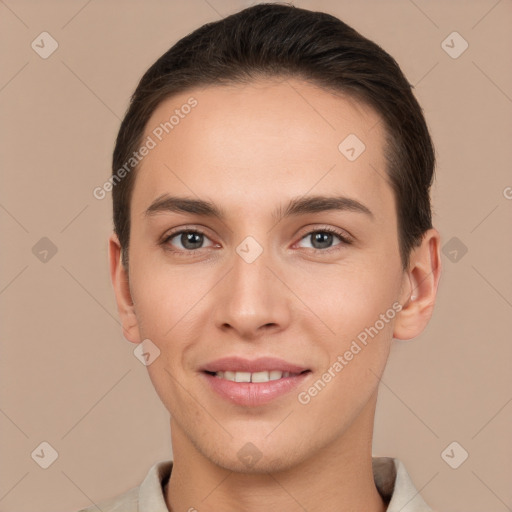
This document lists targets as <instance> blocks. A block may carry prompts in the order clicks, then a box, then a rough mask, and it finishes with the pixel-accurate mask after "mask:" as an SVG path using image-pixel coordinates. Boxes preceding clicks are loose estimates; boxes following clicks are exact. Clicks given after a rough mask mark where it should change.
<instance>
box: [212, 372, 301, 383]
mask: <svg viewBox="0 0 512 512" xmlns="http://www.w3.org/2000/svg"><path fill="white" fill-rule="evenodd" d="M310 372H311V370H303V371H302V372H286V371H281V370H263V371H259V372H246V371H230V370H226V371H217V372H213V371H207V370H205V371H204V373H206V374H208V375H211V376H212V377H216V378H218V379H224V380H228V381H231V382H253V383H264V382H271V381H275V380H281V379H286V378H289V377H292V378H293V377H298V376H299V375H303V374H305V373H310Z"/></svg>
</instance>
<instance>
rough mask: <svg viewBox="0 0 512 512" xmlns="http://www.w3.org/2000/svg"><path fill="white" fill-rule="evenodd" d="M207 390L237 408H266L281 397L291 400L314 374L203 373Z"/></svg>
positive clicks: (268, 372) (283, 372) (271, 372)
mask: <svg viewBox="0 0 512 512" xmlns="http://www.w3.org/2000/svg"><path fill="white" fill-rule="evenodd" d="M200 375H202V377H203V382H204V383H205V385H206V388H207V389H209V390H210V391H212V392H213V396H214V397H216V398H221V399H222V400H223V401H227V402H229V403H231V404H233V405H236V406H243V407H244V408H250V407H258V406H264V405H265V404H268V403H269V402H272V403H275V402H276V401H277V399H278V398H281V400H286V399H289V398H288V397H289V396H290V395H291V393H292V391H294V390H295V391H296V392H297V388H298V387H299V386H301V385H302V386H305V385H306V384H305V381H307V380H308V379H309V378H310V376H311V375H313V372H312V371H311V370H303V371H301V372H289V371H282V370H262V371H257V372H246V371H236V370H224V371H222V370H219V371H209V370H203V371H202V372H200Z"/></svg>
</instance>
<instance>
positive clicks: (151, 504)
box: [78, 457, 432, 512]
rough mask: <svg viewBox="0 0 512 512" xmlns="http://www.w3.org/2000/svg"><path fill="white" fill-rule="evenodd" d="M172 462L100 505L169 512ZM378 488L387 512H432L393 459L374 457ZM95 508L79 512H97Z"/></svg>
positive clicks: (120, 510) (112, 510) (107, 509)
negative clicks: (167, 495) (167, 497)
mask: <svg viewBox="0 0 512 512" xmlns="http://www.w3.org/2000/svg"><path fill="white" fill-rule="evenodd" d="M172 464H173V461H172V460H164V461H160V462H157V463H156V464H154V465H153V466H152V467H151V469H150V470H149V472H148V474H147V475H146V477H145V479H144V480H143V482H142V483H141V484H140V485H139V486H137V487H134V488H132V489H130V490H129V491H126V492H125V493H123V494H121V495H119V496H117V497H115V498H111V499H110V500H107V501H104V502H103V503H99V504H98V507H99V508H100V510H102V512H169V509H168V508H167V505H166V504H165V498H164V487H165V485H166V484H167V482H168V481H169V477H170V476H171V471H172ZM372 464H373V477H374V480H375V485H376V487H377V490H378V491H379V493H380V495H381V496H382V498H383V499H384V501H385V502H386V503H388V508H387V509H386V512H432V509H431V508H430V507H429V506H428V505H427V504H426V503H425V502H424V501H423V499H422V498H421V496H420V494H419V492H418V491H417V490H416V488H415V486H414V484H413V483H412V480H411V478H410V477H409V474H408V473H407V470H406V469H405V466H404V465H403V463H402V462H401V461H400V460H399V459H396V458H391V457H373V458H372ZM97 510H98V508H97V507H96V505H92V506H91V507H88V508H86V509H81V510H79V511H78V512H97Z"/></svg>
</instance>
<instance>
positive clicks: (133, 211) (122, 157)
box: [110, 4, 440, 471]
mask: <svg viewBox="0 0 512 512" xmlns="http://www.w3.org/2000/svg"><path fill="white" fill-rule="evenodd" d="M144 147H145V148H146V149H145V150H142V148H144ZM134 155H137V156H136V157H135V156H134ZM434 164H435V158H434V149H433V145H432V141H431V138H430V135H429V132H428V129H427V125H426V123H425V119H424V117H423V114H422V110H421V107H420V106H419V104H418V102H417V101H416V99H415V97H414V95H413V93H412V90H411V85H410V84H409V83H408V81H407V80H406V78H405V77H404V75H403V74H402V72H401V70H400V68H399V66H398V64H397V63H396V61H395V60H394V59H393V58H392V57H391V56H390V55H388V54H387V53H386V52H385V51H384V50H383V49H381V48H380V47H379V46H378V45H376V44H375V43H373V42H372V41H370V40H368V39H366V38H364V37H363V36H362V35H360V34H359V33H357V32H356V31H355V30H354V29H352V28H351V27H349V26H348V25H346V24H345V23H343V22H342V21H340V20H339V19H337V18H335V17H333V16H330V15H328V14H325V13H320V12H311V11H307V10H303V9H299V8H295V7H292V6H287V5H278V4H260V5H256V6H254V7H250V8H248V9H245V10H243V11H241V12H239V13H236V14H234V15H232V16H229V17H227V18H224V19H222V20H221V21H218V22H214V23H209V24H207V25H204V26H202V27H200V28H199V29H197V30H196V31H194V32H193V33H191V34H190V35H188V36H186V37H184V38H183V39H181V40H180V41H178V42H177V43H176V44H175V45H174V46H173V47H172V48H171V49H170V50H169V51H167V52H166V53H165V54H164V55H162V56H161V57H160V58H159V59H158V60H157V61H156V62H155V63H154V64H153V65H152V66H151V67H150V68H149V70H148V71H147V72H146V73H145V74H144V76H143V77H142V79H141V81H140V83H139V85H138V87H137V89H136V90H135V92H134V94H133V96H132V99H131V103H130V106H129V109H128V111H127V113H126V115H125V118H124V119H123V121H122V124H121V127H120V130H119V135H118V137H117V141H116V146H115V150H114V155H113V175H112V183H113V189H112V190H113V191H112V194H113V214H114V231H115V232H114V234H113V235H112V237H111V239H110V258H111V274H112V279H113V282H114V286H115V291H116V298H117V302H118V307H119V312H120V315H121V319H122V323H123V330H124V334H125V336H126V338H127V339H129V340H130V341H133V342H134V343H140V342H141V341H142V340H144V339H150V340H151V342H152V343H153V344H154V345H155V346H157V347H158V349H159V350H160V356H159V357H158V358H157V359H156V360H155V361H154V362H153V363H152V364H151V365H150V366H148V370H149V373H150V376H151V379H152V381H153V383H154V385H155V388H156V390H157V392H158V394H159V395H160V397H161V399H162V401H163V402H164V404H165V405H166V407H167V408H168V410H169V412H170V413H171V417H172V419H173V421H174V423H173V426H174V428H175V429H176V432H178V431H179V432H181V435H182V439H183V440H185V439H186V440H187V441H188V442H190V446H194V447H195V448H196V449H197V452H198V453H201V454H202V455H204V456H206V457H207V458H208V459H209V460H211V461H215V462H217V463H218V464H220V465H223V466H224V467H228V468H230V469H234V470H236V469H238V470H245V471H249V469H248V468H247V467H245V468H244V466H243V463H242V462H241V459H240V458H239V457H237V456H236V454H237V453H238V451H239V450H240V449H241V448H242V447H243V446H245V445H246V443H247V442H251V443H252V444H253V445H254V446H256V447H257V449H258V450H260V451H261V453H262V454H263V456H262V462H261V463H260V464H261V465H262V466H261V467H264V466H265V465H266V467H267V468H268V467H271V466H272V465H274V466H273V467H277V466H279V467H282V468H284V467H286V466H288V467H291V466H292V465H293V464H294V463H297V462H298V461H302V460H306V459H307V458H308V457H309V456H311V454H313V453H318V450H321V449H322V448H325V447H326V446H327V445H329V444H331V443H333V442H335V440H336V439H339V438H340V437H341V436H342V435H343V434H347V433H349V432H353V434H351V435H354V436H356V437H357V436H358V435H359V434H355V433H354V432H356V430H357V429H355V425H356V423H357V422H358V421H359V422H364V424H365V425H366V426H367V427H368V428H370V427H369V425H370V424H371V422H372V420H373V416H372V411H373V407H374V403H375V398H376V393H377V386H378V379H379V377H380V375H381V373H382V371H383V369H384V366H385V362H386V360H387V356H388V353H389V348H390V343H391V340H392V338H393V337H396V338H401V339H409V338H411V337H414V336H416V335H418V334H419V333H420V332H421V331H422V330H423V329H424V327H425V325H426V324H427V323H428V320H429V319H430V316H431V313H432V308H433V305H434V299H435V293H436V289H437V283H438V279H439V271H440V261H439V235H438V233H437V231H436V230H435V229H434V228H433V227H432V219H431V205H430V197H429V192H430V187H431V184H432V179H433V172H434ZM121 169H124V172H121V173H120V172H119V171H120V170H121ZM171 196H172V198H173V199H172V200H171ZM322 198H323V199H322ZM326 198H327V199H326ZM176 199H178V200H176ZM186 230H188V231H187V233H188V236H187V237H185V234H186V233H183V231H186ZM194 232H195V233H194ZM312 233H314V234H312ZM318 235H322V236H320V237H319V236H318ZM247 237H249V238H247ZM248 255H250V257H247V256H248ZM411 296H415V300H412V301H411V300H410V299H411ZM364 333H366V336H365V334H364ZM354 343H355V344H354ZM348 352H350V353H352V356H350V355H349V354H348ZM344 354H347V357H346V358H343V355H344ZM231 355H239V356H240V357H243V358H246V359H251V360H252V359H255V358H257V357H260V356H274V357H280V358H282V359H286V360H288V361H289V362H292V363H296V364H299V365H302V366H303V365H305V364H307V365H308V370H309V374H308V377H307V378H306V379H305V380H304V382H303V384H301V387H300V389H299V388H298V389H296V391H295V395H294V396H295V399H292V398H290V394H287V395H284V396H282V397H279V398H277V399H275V400H274V401H273V402H272V404H271V406H270V405H260V406H257V407H244V406H240V405H237V404H233V403H230V402H226V401H224V400H223V399H220V398H218V396H217V395H215V394H213V392H212V391H211V390H210V389H209V388H208V387H207V386H206V385H205V382H204V377H205V375H204V371H203V369H204V366H205V365H207V364H208V363H210V362H211V361H213V360H215V359H218V358H220V357H223V356H231ZM340 355H341V356H342V360H343V361H344V363H341V361H340V360H339V359H338V356H340ZM347 359H348V360H347ZM336 361H338V363H339V364H341V365H342V368H341V369H339V370H338V371H337V370H336V368H340V367H339V366H336V368H333V365H335V362H336ZM345 363H346V364H345ZM326 371H330V374H331V378H330V379H328V382H329V383H328V384H327V383H326V382H324V379H323V377H322V376H323V375H325V372H326ZM333 372H334V374H335V377H334V376H333V375H334V374H333ZM319 380H321V381H322V382H324V384H325V389H324V387H322V389H321V393H320V392H319V386H320V387H321V386H322V385H321V384H318V382H319ZM315 382H316V383H317V386H316V388H317V391H316V392H315V391H311V392H310V391H309V390H311V389H312V386H313V387H314V384H315ZM300 393H302V395H300ZM292 395H293V393H292ZM191 396H193V397H194V399H192V398H191ZM300 397H302V399H301V398H300ZM308 397H309V398H308ZM313 398H314V399H313ZM333 407H334V408H335V409H336V408H337V411H339V413H338V414H331V412H332V410H333ZM290 410H293V411H294V414H293V415H292V416H291V417H290V418H293V419H290V420H289V421H288V422H287V423H286V424H285V425H283V426H281V427H279V429H278V430H276V432H275V433H274V434H273V435H272V436H267V435H268V433H269V432H270V431H272V429H273V428H275V426H276V425H278V424H279V421H280V420H281V419H282V418H283V417H284V416H285V413H286V412H287V411H290ZM206 411H208V412H206ZM326 417H327V418H328V419H327V420H326ZM239 427H241V428H239ZM178 435H179V434H178V433H176V436H178ZM347 435H348V434H347ZM305 439H306V440H307V441H306V442H304V440H305ZM184 442H185V441H184ZM361 442H362V441H361ZM356 444H357V443H356ZM297 446H300V449H297ZM272 454H273V455H272ZM270 459H272V460H270Z"/></svg>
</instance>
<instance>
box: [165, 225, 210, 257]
mask: <svg viewBox="0 0 512 512" xmlns="http://www.w3.org/2000/svg"><path fill="white" fill-rule="evenodd" d="M205 239H206V240H209V241H210V245H209V246H207V247H212V246H213V245H214V244H213V242H212V241H211V240H210V239H209V238H208V237H207V236H206V234H205V233H203V232H202V231H198V230H196V229H182V230H181V231H176V232H175V233H171V234H170V235H169V236H167V237H166V238H165V239H164V240H163V244H164V245H171V246H174V245H175V244H178V249H176V252H179V251H182V252H183V251H185V252H191V251H195V250H197V249H203V248H204V247H202V245H203V243H204V241H205ZM173 240H175V242H173ZM172 250H175V249H172Z"/></svg>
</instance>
